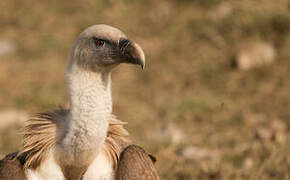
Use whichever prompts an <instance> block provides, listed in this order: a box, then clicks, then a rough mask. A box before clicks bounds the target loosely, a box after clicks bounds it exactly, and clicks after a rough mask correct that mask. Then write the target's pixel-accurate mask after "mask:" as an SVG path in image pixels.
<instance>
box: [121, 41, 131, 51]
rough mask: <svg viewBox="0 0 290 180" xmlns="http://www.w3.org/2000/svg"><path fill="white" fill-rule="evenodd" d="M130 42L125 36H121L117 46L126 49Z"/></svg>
mask: <svg viewBox="0 0 290 180" xmlns="http://www.w3.org/2000/svg"><path fill="white" fill-rule="evenodd" d="M130 43H131V41H130V40H128V39H125V38H121V39H120V41H119V48H120V50H121V51H124V49H126V47H127V46H128V45H129V44H130Z"/></svg>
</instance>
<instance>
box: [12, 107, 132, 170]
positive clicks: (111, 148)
mask: <svg viewBox="0 0 290 180" xmlns="http://www.w3.org/2000/svg"><path fill="white" fill-rule="evenodd" d="M68 113H69V109H64V108H62V107H60V108H59V109H57V110H54V111H51V112H45V113H39V114H37V115H36V116H35V117H33V118H31V119H30V120H29V121H27V125H26V126H25V127H24V129H23V137H24V139H23V149H22V150H21V151H20V152H19V153H18V155H17V157H18V158H21V159H23V160H24V165H23V167H24V169H27V168H32V169H36V168H37V167H38V166H39V165H40V164H41V162H43V161H44V160H45V159H46V158H47V156H48V155H49V152H50V150H51V149H53V147H54V146H55V143H56V138H57V128H58V126H60V124H61V123H64V121H65V119H66V117H67V115H68ZM124 124H126V123H125V122H123V121H120V120H118V119H116V117H115V116H113V115H112V117H111V120H110V123H109V128H108V132H107V138H106V140H105V144H104V147H103V149H102V151H104V152H105V153H106V155H107V156H108V159H109V161H110V162H111V163H112V164H113V167H114V168H116V167H117V163H118V160H119V156H120V153H121V151H122V150H123V148H124V146H125V145H126V143H127V142H129V140H128V132H127V130H125V129H124V127H123V125H124Z"/></svg>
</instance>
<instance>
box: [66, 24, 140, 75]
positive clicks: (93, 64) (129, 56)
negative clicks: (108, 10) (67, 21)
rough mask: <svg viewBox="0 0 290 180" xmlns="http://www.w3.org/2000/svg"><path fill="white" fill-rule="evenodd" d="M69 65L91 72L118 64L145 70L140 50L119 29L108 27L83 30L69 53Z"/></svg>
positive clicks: (94, 26)
mask: <svg viewBox="0 0 290 180" xmlns="http://www.w3.org/2000/svg"><path fill="white" fill-rule="evenodd" d="M70 61H71V62H70V65H71V66H72V65H78V66H79V67H81V68H85V69H86V70H91V71H104V70H105V71H106V70H111V69H112V68H114V67H116V66H117V65H119V64H120V63H131V64H137V65H140V66H141V67H142V69H144V68H145V56H144V52H143V50H142V48H141V47H140V46H139V45H138V44H137V43H135V42H133V41H131V40H129V39H127V37H126V36H125V35H124V33H123V32H121V31H120V30H119V29H117V28H114V27H111V26H108V25H103V24H100V25H93V26H90V27H88V28H87V29H85V30H84V31H83V32H82V33H81V34H80V36H79V37H78V39H77V40H76V42H75V45H74V47H73V49H72V51H71V59H70Z"/></svg>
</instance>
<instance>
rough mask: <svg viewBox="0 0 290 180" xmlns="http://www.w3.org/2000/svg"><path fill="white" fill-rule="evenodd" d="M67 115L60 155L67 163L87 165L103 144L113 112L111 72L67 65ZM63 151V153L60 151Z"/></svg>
mask: <svg viewBox="0 0 290 180" xmlns="http://www.w3.org/2000/svg"><path fill="white" fill-rule="evenodd" d="M67 84H68V93H69V100H70V115H69V117H68V119H67V124H66V125H65V128H64V131H65V132H66V134H65V135H63V139H62V140H61V142H60V147H61V148H60V149H61V151H63V152H64V154H66V155H65V156H63V157H60V158H61V159H63V160H61V161H66V162H62V163H64V164H67V165H71V164H73V165H80V166H86V165H88V164H89V163H91V161H92V160H93V159H94V157H95V156H96V155H97V153H98V152H99V151H100V150H101V148H102V147H103V144H104V141H105V138H106V136H107V129H108V125H109V119H110V116H111V112H112V98H111V76H110V72H91V71H86V70H84V69H82V68H80V67H78V66H77V65H75V66H71V67H68V70H67ZM62 155H63V154H62Z"/></svg>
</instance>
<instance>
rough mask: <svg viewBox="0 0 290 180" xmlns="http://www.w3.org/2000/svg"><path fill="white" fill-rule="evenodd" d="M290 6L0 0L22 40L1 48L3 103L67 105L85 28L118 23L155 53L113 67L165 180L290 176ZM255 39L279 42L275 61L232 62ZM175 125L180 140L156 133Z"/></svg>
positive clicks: (0, 144)
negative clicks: (142, 65) (68, 82)
mask: <svg viewBox="0 0 290 180" xmlns="http://www.w3.org/2000/svg"><path fill="white" fill-rule="evenodd" d="M289 7H290V1H289V2H288V1H287V0H275V1H274V0H272V1H270V0H262V1H252V0H239V1H238V0H236V1H235V0H170V1H165V0H158V1H154V0H146V1H145V0H140V1H137V0H121V1H112V0H102V1H95V0H82V1H78V0H72V1H57V0H50V1H38V0H25V1H16V0H1V1H0V9H1V11H0V27H1V28H0V40H1V39H2V38H5V39H10V40H11V41H13V42H15V43H16V46H17V48H16V51H15V53H13V54H10V55H6V56H0V108H1V109H2V108H17V109H23V110H25V111H27V112H29V113H35V112H38V111H43V110H47V109H51V108H55V107H57V106H58V104H66V102H67V100H66V89H65V88H66V87H65V77H64V70H65V65H66V61H67V58H68V54H69V51H70V48H71V46H72V44H73V42H74V40H75V38H76V37H77V35H78V34H79V33H80V32H81V31H82V30H83V29H84V28H86V27H87V26H89V25H93V24H99V23H104V24H110V25H113V26H116V27H119V28H120V29H121V30H122V31H124V32H125V33H126V34H127V35H128V36H129V38H132V39H134V40H135V41H136V42H138V43H139V44H140V45H141V46H142V47H143V49H144V51H145V53H146V58H147V65H146V66H147V69H146V70H145V71H143V72H141V71H139V69H137V68H136V67H133V66H129V65H122V66H121V67H120V68H118V69H117V70H116V71H115V72H114V74H113V81H114V83H113V97H114V113H115V114H116V115H117V116H118V117H119V118H120V119H122V120H124V121H127V122H129V124H128V125H127V128H128V129H129V132H130V133H131V134H132V136H133V137H134V139H133V140H134V142H136V143H137V144H140V145H142V146H144V147H145V148H146V149H147V150H148V151H149V152H152V153H153V154H155V155H156V156H157V159H158V161H157V163H156V166H157V168H158V171H159V173H160V176H161V179H166V180H171V179H172V180H173V179H180V180H183V179H184V180H187V179H290V145H289V144H290V140H289V138H288V137H289V135H290V131H289V128H290V81H289V77H290V51H289V48H290V9H289ZM248 41H267V42H270V43H272V44H273V46H274V47H275V49H276V51H277V52H276V54H277V56H276V61H275V62H274V63H273V64H271V65H269V66H261V67H259V68H254V69H251V70H247V71H243V70H239V69H235V68H232V67H231V64H232V59H233V57H234V56H235V55H236V52H237V50H238V49H239V47H240V45H241V44H243V43H246V42H248ZM168 123H170V124H174V128H173V129H175V128H178V129H179V131H181V133H182V134H183V136H182V138H181V140H178V141H180V142H173V141H172V142H171V140H170V138H168V137H164V138H163V137H161V138H160V137H159V138H157V137H156V136H155V134H156V133H154V132H158V131H160V129H162V127H165V129H166V124H168ZM9 132H10V131H9V130H5V132H1V133H0V154H2V155H4V154H5V153H7V152H9V151H14V150H16V149H17V148H18V147H19V146H20V143H19V136H20V135H19V134H16V133H9ZM161 134H162V133H161ZM172 134H173V135H172V136H176V134H175V133H174V131H173V133H172ZM11 142H17V143H15V144H11ZM189 147H194V148H193V150H192V151H190V152H192V155H190V153H189V155H188V156H186V155H185V154H186V153H185V150H186V149H188V148H189Z"/></svg>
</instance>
